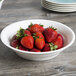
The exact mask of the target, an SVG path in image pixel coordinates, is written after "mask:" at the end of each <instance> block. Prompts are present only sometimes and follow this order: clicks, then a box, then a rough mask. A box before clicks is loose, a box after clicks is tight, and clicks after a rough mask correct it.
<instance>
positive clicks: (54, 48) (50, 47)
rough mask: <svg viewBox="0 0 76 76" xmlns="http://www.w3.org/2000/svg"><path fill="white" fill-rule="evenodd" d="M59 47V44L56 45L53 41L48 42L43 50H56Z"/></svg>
mask: <svg viewBox="0 0 76 76" xmlns="http://www.w3.org/2000/svg"><path fill="white" fill-rule="evenodd" d="M57 48H58V46H57V45H54V44H53V43H52V42H51V43H46V44H45V46H44V48H43V52H48V51H53V50H56V49H57Z"/></svg>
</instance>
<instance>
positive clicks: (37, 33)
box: [33, 32, 44, 39]
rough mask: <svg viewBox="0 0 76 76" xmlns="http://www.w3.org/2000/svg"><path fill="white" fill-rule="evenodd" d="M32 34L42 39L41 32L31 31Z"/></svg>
mask: <svg viewBox="0 0 76 76" xmlns="http://www.w3.org/2000/svg"><path fill="white" fill-rule="evenodd" d="M33 35H34V36H36V37H38V38H43V39H44V36H43V34H42V33H41V32H36V33H33Z"/></svg>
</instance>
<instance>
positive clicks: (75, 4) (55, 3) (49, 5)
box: [41, 0, 76, 12]
mask: <svg viewBox="0 0 76 76" xmlns="http://www.w3.org/2000/svg"><path fill="white" fill-rule="evenodd" d="M41 4H42V6H43V7H44V8H46V9H48V10H52V11H57V12H74V11H76V0H41Z"/></svg>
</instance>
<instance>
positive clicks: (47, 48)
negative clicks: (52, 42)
mask: <svg viewBox="0 0 76 76" xmlns="http://www.w3.org/2000/svg"><path fill="white" fill-rule="evenodd" d="M47 51H50V46H49V43H46V44H45V46H44V48H43V52H47Z"/></svg>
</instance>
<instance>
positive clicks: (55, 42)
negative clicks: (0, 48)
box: [11, 23, 63, 52]
mask: <svg viewBox="0 0 76 76" xmlns="http://www.w3.org/2000/svg"><path fill="white" fill-rule="evenodd" d="M56 30H57V29H55V28H54V27H48V28H45V29H44V28H43V25H40V24H32V23H31V24H30V25H29V27H28V28H27V29H23V28H20V30H18V31H17V34H16V35H15V36H14V37H13V38H12V41H11V46H12V47H14V48H17V49H20V50H24V51H31V52H48V51H53V50H56V49H60V48H62V47H63V37H62V35H61V34H58V33H57V31H56Z"/></svg>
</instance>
